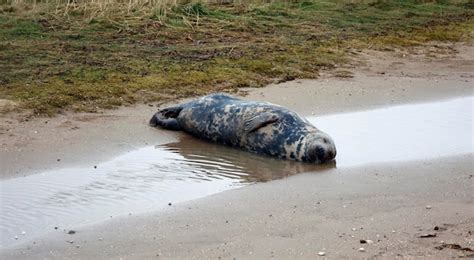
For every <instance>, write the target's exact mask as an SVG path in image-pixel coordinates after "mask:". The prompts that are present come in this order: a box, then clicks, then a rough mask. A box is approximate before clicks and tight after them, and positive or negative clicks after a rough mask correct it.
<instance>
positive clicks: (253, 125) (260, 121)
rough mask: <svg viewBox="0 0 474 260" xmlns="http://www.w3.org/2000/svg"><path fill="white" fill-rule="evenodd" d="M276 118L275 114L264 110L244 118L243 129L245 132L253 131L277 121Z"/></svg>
mask: <svg viewBox="0 0 474 260" xmlns="http://www.w3.org/2000/svg"><path fill="white" fill-rule="evenodd" d="M278 119H279V118H278V116H277V115H275V114H273V113H270V112H264V113H262V114H260V115H258V116H254V117H252V118H250V119H248V120H245V125H244V131H245V132H247V133H251V132H255V131H257V130H258V129H260V128H262V127H264V126H266V125H268V124H271V123H274V122H276V121H278Z"/></svg>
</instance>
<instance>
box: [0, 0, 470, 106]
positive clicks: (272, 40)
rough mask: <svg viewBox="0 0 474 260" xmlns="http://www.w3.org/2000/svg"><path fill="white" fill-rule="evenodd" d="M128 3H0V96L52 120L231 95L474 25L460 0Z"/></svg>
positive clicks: (454, 34)
mask: <svg viewBox="0 0 474 260" xmlns="http://www.w3.org/2000/svg"><path fill="white" fill-rule="evenodd" d="M99 2H100V1H99ZM109 2H110V1H109ZM425 2H426V1H425ZM0 3H1V1H0ZM127 3H128V4H127ZM127 3H123V4H121V3H120V2H116V3H115V4H109V5H104V6H102V7H99V6H95V5H91V4H90V3H89V4H87V3H82V2H78V3H76V4H61V3H60V2H58V3H55V4H47V3H37V4H34V5H33V4H28V3H23V2H21V3H10V2H8V3H4V4H3V5H0V50H1V51H0V71H1V73H0V87H1V89H0V98H4V99H10V100H14V101H17V102H19V104H20V106H21V108H25V109H31V110H32V111H33V112H34V113H35V114H42V115H54V114H55V113H57V112H60V111H62V110H64V109H72V110H77V111H95V110H97V109H101V108H113V107H116V106H120V105H123V104H131V103H135V102H143V101H144V102H150V101H167V100H170V99H173V98H179V97H187V96H191V95H199V94H205V93H208V92H211V91H230V92H232V91H235V90H236V89H238V88H240V87H249V86H251V87H258V86H263V85H264V84H267V83H269V82H274V81H285V80H292V79H295V78H314V77H317V75H318V71H319V70H321V69H326V68H332V67H334V66H336V65H337V64H341V63H344V62H345V61H346V53H347V52H348V51H349V50H350V49H351V48H354V47H357V48H364V47H368V46H371V47H372V48H378V47H384V46H387V45H395V46H407V45H416V44H421V43H423V42H426V41H430V40H440V41H457V40H460V39H461V38H462V37H464V36H465V35H466V34H468V33H469V32H472V31H473V28H474V25H473V20H472V15H473V13H474V11H473V9H472V8H473V5H472V4H469V2H462V1H457V2H452V3H451V2H450V1H435V2H428V3H423V2H421V1H408V0H406V1H375V2H373V1H372V2H367V1H364V2H356V1H325V0H301V1H292V2H279V1H276V2H271V3H263V2H255V3H247V4H245V3H242V2H239V3H226V4H223V3H224V2H221V4H212V3H209V4H204V3H188V4H179V3H177V2H171V4H166V5H163V4H162V5H159V4H156V3H160V2H150V3H155V4H154V5H150V4H141V5H140V4H135V5H130V2H127ZM163 3H164V2H163Z"/></svg>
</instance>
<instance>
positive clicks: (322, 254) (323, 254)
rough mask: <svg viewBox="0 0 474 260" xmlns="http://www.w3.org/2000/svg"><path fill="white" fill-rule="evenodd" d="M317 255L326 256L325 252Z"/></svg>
mask: <svg viewBox="0 0 474 260" xmlns="http://www.w3.org/2000/svg"><path fill="white" fill-rule="evenodd" d="M318 255H319V256H325V255H326V252H319V253H318Z"/></svg>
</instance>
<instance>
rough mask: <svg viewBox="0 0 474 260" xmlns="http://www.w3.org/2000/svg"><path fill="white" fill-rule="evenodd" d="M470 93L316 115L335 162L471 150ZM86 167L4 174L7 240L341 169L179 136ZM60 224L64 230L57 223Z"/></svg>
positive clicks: (1, 193) (2, 224) (0, 189)
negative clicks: (330, 143) (331, 140)
mask: <svg viewBox="0 0 474 260" xmlns="http://www.w3.org/2000/svg"><path fill="white" fill-rule="evenodd" d="M473 101H474V98H473V97H469V98H460V99H455V100H450V101H443V102H435V103H428V104H419V105H406V106H397V107H390V108H385V109H377V110H371V111H365V112H355V113H347V114H339V115H331V116H325V117H318V118H309V120H310V121H311V122H313V123H314V124H315V125H316V126H318V127H319V128H320V129H323V130H325V131H326V132H328V133H330V135H331V136H333V138H334V140H335V142H336V145H337V148H338V155H337V167H353V166H356V165H362V164H370V163H380V162H391V161H407V160H417V159H429V158H437V157H443V156H453V155H456V154H466V153H472V152H473V150H474V149H473V131H472V130H473V125H472V121H473ZM178 138H179V141H178V142H176V143H170V144H164V145H159V146H155V147H145V148H142V149H139V150H136V151H134V152H130V153H127V154H124V155H122V156H119V157H117V158H115V159H113V160H111V161H108V162H105V163H102V164H99V165H97V168H94V167H93V165H90V166H88V167H86V168H74V169H62V170H55V171H51V172H45V173H43V174H37V175H31V176H27V177H24V178H15V179H8V180H3V181H0V210H1V213H0V234H1V237H0V245H2V246H7V245H13V244H15V243H18V242H21V241H24V240H25V239H28V238H31V237H34V236H36V235H40V234H42V233H45V232H63V230H64V229H65V230H68V228H70V227H75V226H78V225H82V224H89V223H94V222H98V221H102V220H105V219H108V218H110V217H116V216H119V215H127V214H129V213H132V214H136V213H139V212H147V211H153V210H157V209H159V208H162V207H168V203H170V202H171V203H177V202H181V201H186V200H192V199H197V198H201V197H204V196H207V195H211V194H215V193H218V192H221V191H224V190H229V189H232V188H236V187H241V186H243V185H247V184H251V183H255V182H265V181H269V180H274V179H280V178H284V177H286V176H288V175H293V174H297V173H301V172H310V171H311V172H315V171H322V170H326V169H328V168H329V169H330V168H334V167H335V164H330V165H324V166H317V165H311V164H305V163H297V162H292V161H283V160H276V159H273V158H268V157H263V156H256V155H252V154H249V153H247V152H243V151H239V150H236V149H232V148H228V147H224V146H220V145H213V144H209V143H206V142H202V141H199V140H196V139H194V138H192V137H189V136H187V135H185V134H179V135H178ZM55 227H58V230H55Z"/></svg>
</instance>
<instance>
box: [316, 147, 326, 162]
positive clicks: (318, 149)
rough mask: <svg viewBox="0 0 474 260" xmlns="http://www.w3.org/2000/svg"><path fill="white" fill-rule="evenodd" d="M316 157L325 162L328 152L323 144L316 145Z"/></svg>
mask: <svg viewBox="0 0 474 260" xmlns="http://www.w3.org/2000/svg"><path fill="white" fill-rule="evenodd" d="M316 158H318V161H320V162H325V161H326V160H327V157H326V152H325V151H324V148H323V147H322V146H319V145H318V146H316Z"/></svg>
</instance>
